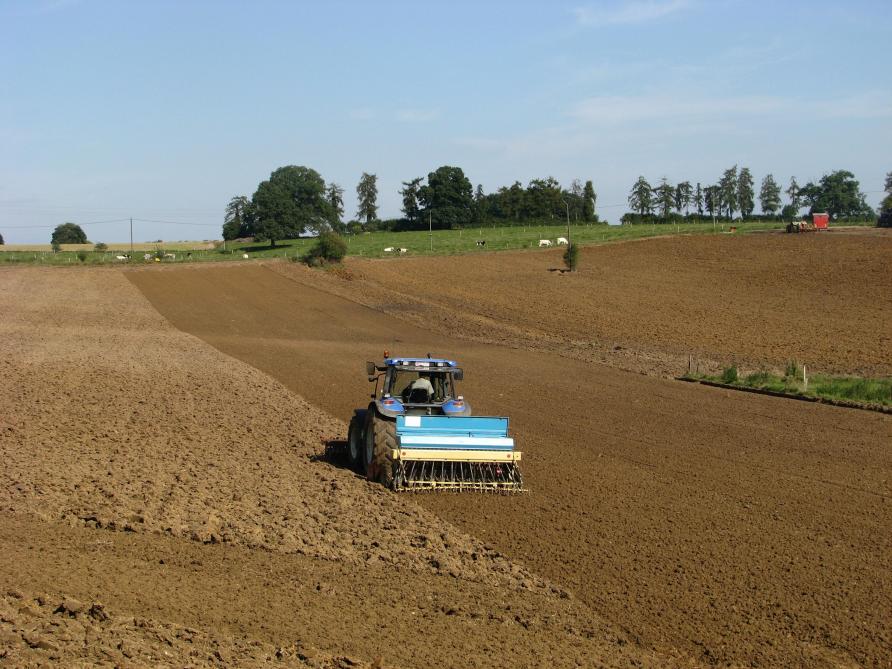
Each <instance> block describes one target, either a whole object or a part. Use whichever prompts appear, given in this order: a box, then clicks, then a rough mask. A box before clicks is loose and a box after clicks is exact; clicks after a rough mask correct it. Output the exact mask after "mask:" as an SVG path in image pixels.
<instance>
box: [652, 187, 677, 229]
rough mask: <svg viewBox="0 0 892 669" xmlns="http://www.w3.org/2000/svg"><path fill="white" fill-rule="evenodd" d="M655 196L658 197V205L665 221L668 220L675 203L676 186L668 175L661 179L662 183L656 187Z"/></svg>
mask: <svg viewBox="0 0 892 669" xmlns="http://www.w3.org/2000/svg"><path fill="white" fill-rule="evenodd" d="M654 196H655V197H656V201H657V207H658V209H659V211H660V214H661V215H662V217H663V222H664V223H665V222H668V221H669V214H670V212H671V211H672V206H673V205H674V204H675V188H674V187H673V186H672V184H670V183H669V181H668V180H667V179H666V177H663V178H662V179H660V185H659V186H657V187H656V188H654Z"/></svg>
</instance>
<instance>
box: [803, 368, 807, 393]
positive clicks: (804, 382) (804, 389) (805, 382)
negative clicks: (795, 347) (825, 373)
mask: <svg viewBox="0 0 892 669" xmlns="http://www.w3.org/2000/svg"><path fill="white" fill-rule="evenodd" d="M802 391H803V392H806V391H808V375H807V374H806V373H805V365H802Z"/></svg>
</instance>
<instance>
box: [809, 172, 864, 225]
mask: <svg viewBox="0 0 892 669" xmlns="http://www.w3.org/2000/svg"><path fill="white" fill-rule="evenodd" d="M799 194H800V195H801V196H802V199H803V200H804V202H805V204H806V205H807V206H808V208H809V211H810V212H811V213H816V212H827V213H829V214H830V215H831V216H832V217H834V218H836V217H838V216H872V215H873V210H872V209H871V208H870V207H869V206H868V205H867V202H866V200H865V198H864V193H862V192H861V191H860V185H859V184H858V181H857V180H856V179H855V175H854V174H852V173H851V172H849V171H847V170H836V171H835V172H831V173H830V174H825V175H824V176H823V177H821V180H820V181H819V182H818V183H816V184H815V183H811V182H809V183H807V184H806V185H805V186H803V187H802V188H801V189H800V191H799Z"/></svg>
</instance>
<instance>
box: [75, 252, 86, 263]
mask: <svg viewBox="0 0 892 669" xmlns="http://www.w3.org/2000/svg"><path fill="white" fill-rule="evenodd" d="M77 259H78V260H80V261H81V262H84V261H85V260H86V259H87V252H86V251H78V252H77Z"/></svg>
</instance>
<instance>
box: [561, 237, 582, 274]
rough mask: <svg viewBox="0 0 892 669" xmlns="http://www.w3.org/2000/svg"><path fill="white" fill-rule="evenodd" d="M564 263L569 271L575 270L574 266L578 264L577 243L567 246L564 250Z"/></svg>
mask: <svg viewBox="0 0 892 669" xmlns="http://www.w3.org/2000/svg"><path fill="white" fill-rule="evenodd" d="M564 264H565V265H566V266H567V269H568V270H570V271H571V272H575V271H576V266H577V265H578V264H579V246H578V245H577V244H570V245H568V246H567V250H566V251H564Z"/></svg>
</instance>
